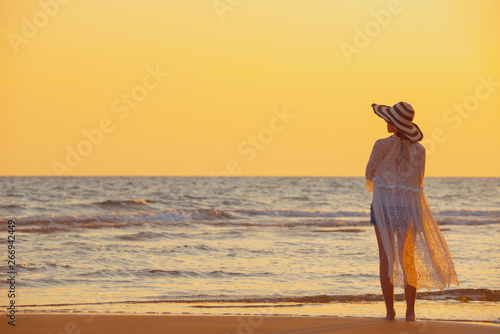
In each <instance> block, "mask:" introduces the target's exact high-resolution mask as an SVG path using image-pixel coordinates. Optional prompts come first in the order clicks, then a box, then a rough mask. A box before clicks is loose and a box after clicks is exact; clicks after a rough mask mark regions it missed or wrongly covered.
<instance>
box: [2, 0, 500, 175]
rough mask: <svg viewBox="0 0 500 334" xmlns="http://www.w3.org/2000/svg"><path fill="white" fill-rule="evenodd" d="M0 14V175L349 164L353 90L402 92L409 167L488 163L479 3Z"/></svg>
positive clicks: (488, 35)
mask: <svg viewBox="0 0 500 334" xmlns="http://www.w3.org/2000/svg"><path fill="white" fill-rule="evenodd" d="M231 3H232V4H233V5H231ZM0 29H1V34H2V37H3V38H2V40H1V43H0V52H1V54H2V62H1V65H0V66H1V67H0V101H1V114H0V115H1V116H0V117H1V118H0V126H1V131H0V136H1V140H0V156H1V157H2V158H3V159H2V163H1V164H0V175H200V176H206V175H241V176H243V175H285V176H288V175H299V176H301V175H307V176H362V175H364V169H365V167H366V163H367V161H368V158H369V154H370V151H371V148H372V146H373V143H374V141H375V140H376V139H378V138H382V137H385V136H387V135H388V134H387V133H386V131H385V128H386V127H385V123H384V121H383V120H382V119H380V118H378V117H377V116H375V115H374V114H373V112H372V110H371V108H370V105H371V103H374V102H375V103H380V104H388V105H392V104H394V103H396V102H398V101H406V102H409V103H410V104H412V105H413V107H414V109H415V111H416V117H415V123H417V124H418V125H419V127H420V128H421V129H422V131H423V132H424V136H425V139H424V141H423V144H424V145H425V146H426V148H427V169H426V175H428V176H497V177H498V176H500V131H499V130H498V125H499V124H500V112H499V111H500V110H499V109H500V61H498V60H499V59H500V43H498V33H499V32H500V2H499V1H496V0H490V1H488V0H481V1H467V0H444V1H431V0H418V1H410V0H400V1H396V0H390V1H375V0H365V1H332V0H307V1H304V0H272V1H271V0H251V1H245V0H241V1H239V2H238V1H228V0H216V1H214V0H203V1H170V0H165V1H153V0H129V1H124V0H104V1H103V0H84V1H82V0H72V1H70V0H64V1H63V0H40V1H31V0H30V1H28V0H23V1H9V2H8V3H7V2H6V3H3V4H2V5H1V10H0Z"/></svg>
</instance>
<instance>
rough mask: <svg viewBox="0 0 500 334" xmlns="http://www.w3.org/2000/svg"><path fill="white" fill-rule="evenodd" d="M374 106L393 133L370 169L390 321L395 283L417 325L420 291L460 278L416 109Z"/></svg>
mask: <svg viewBox="0 0 500 334" xmlns="http://www.w3.org/2000/svg"><path fill="white" fill-rule="evenodd" d="M372 108H373V110H374V112H375V114H376V115H377V116H379V117H381V118H383V119H384V120H385V121H386V122H387V131H388V132H389V133H394V134H393V135H392V136H390V137H387V138H384V139H380V140H377V141H376V142H375V145H374V146H373V150H372V153H371V156H370V160H369V162H368V166H367V167H366V185H367V188H368V192H373V201H372V205H371V210H370V211H371V221H370V222H371V223H372V224H374V225H375V234H376V236H377V243H378V248H379V258H380V284H381V286H382V292H383V294H384V300H385V306H386V308H387V315H386V317H385V319H386V320H395V319H396V312H395V310H394V285H398V286H401V287H402V288H404V290H405V298H406V320H407V321H415V299H416V295H417V289H420V288H422V287H426V288H427V289H429V290H431V289H432V288H433V287H437V288H439V289H440V290H443V289H444V288H445V287H446V286H448V287H449V286H450V283H452V284H454V285H458V279H457V274H456V272H455V267H454V265H453V260H452V257H451V254H450V251H449V250H448V246H447V244H446V241H445V240H444V237H443V235H442V233H441V231H440V230H439V227H438V226H437V224H436V222H435V220H434V218H433V217H432V214H431V210H430V208H429V204H428V203H427V199H426V197H425V194H424V189H423V181H424V169H425V148H424V147H423V146H422V145H421V144H419V143H418V142H419V141H420V140H422V138H423V134H422V132H421V131H420V129H419V128H418V126H417V125H416V124H415V123H412V121H413V117H414V115H415V112H414V111H413V108H412V107H411V105H409V104H408V103H406V102H399V103H396V104H395V105H394V106H392V107H389V106H385V105H377V104H372Z"/></svg>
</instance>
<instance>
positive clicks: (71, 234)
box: [0, 177, 500, 322]
mask: <svg viewBox="0 0 500 334" xmlns="http://www.w3.org/2000/svg"><path fill="white" fill-rule="evenodd" d="M424 185H425V193H426V196H427V199H428V201H429V204H430V207H431V209H432V210H433V214H434V217H435V219H436V221H437V222H438V224H439V226H440V228H441V230H442V232H443V235H444V237H445V239H446V240H447V242H448V246H449V248H450V251H451V254H452V256H453V259H454V263H455V268H456V271H457V275H458V279H459V282H460V286H458V287H455V286H452V287H450V288H447V289H445V290H443V291H439V290H437V289H433V290H431V291H427V290H419V293H418V297H417V306H416V311H417V317H419V318H421V319H443V320H465V321H486V322H500V290H499V288H500V275H499V274H500V247H499V243H498V235H499V231H500V178H431V177H428V178H426V179H425V183H424ZM371 196H372V195H371V194H369V193H367V191H366V186H365V180H364V178H361V177H231V178H225V177H0V208H1V210H0V215H1V219H2V226H4V227H3V228H2V230H1V231H0V236H1V237H0V240H1V246H0V247H1V252H0V254H1V256H2V257H3V260H2V263H3V265H2V268H3V270H2V276H3V277H6V278H7V279H2V284H1V285H0V288H2V290H3V291H1V293H0V304H1V305H8V303H9V302H10V300H11V299H13V298H9V297H8V294H7V291H8V290H9V286H10V284H11V282H9V281H8V278H9V276H8V275H11V274H7V272H15V298H14V299H15V304H16V306H17V312H20V313H21V314H22V313H83V314H85V313H89V314H96V313H111V314H114V313H119V314H123V313H126V314H247V315H260V314H286V315H303V316H311V315H315V316H317V315H323V316H354V317H357V316H359V317H366V316H368V317H383V316H385V307H384V303H383V298H382V294H381V290H380V283H379V276H378V250H377V244H376V238H375V233H374V230H373V227H372V225H370V223H369V208H370V203H371ZM9 220H13V221H14V222H15V228H14V232H13V233H12V232H11V233H10V234H9V232H8V223H7V222H8V221H9ZM9 235H15V243H14V245H15V254H14V256H15V267H14V268H10V269H9V268H8V267H7V263H8V262H7V261H8V256H9V254H8V245H9V243H8V236H9ZM10 244H11V245H12V244H13V243H10ZM11 249H12V247H11ZM395 293H396V299H397V301H398V302H397V303H396V304H397V305H396V311H397V312H398V313H399V315H403V316H404V295H403V290H402V289H399V288H396V289H395ZM2 309H3V310H5V308H2ZM3 312H5V311H3Z"/></svg>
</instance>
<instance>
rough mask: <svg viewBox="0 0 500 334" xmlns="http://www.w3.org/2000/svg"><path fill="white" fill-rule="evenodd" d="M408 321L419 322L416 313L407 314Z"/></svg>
mask: <svg viewBox="0 0 500 334" xmlns="http://www.w3.org/2000/svg"><path fill="white" fill-rule="evenodd" d="M406 321H417V318H415V313H406Z"/></svg>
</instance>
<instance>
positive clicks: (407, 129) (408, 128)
mask: <svg viewBox="0 0 500 334" xmlns="http://www.w3.org/2000/svg"><path fill="white" fill-rule="evenodd" d="M372 107H373V111H374V112H375V114H377V116H380V117H382V118H383V119H384V120H385V121H386V122H388V123H390V124H392V125H393V126H394V127H395V128H396V129H397V130H398V131H399V132H400V133H402V134H404V135H405V136H406V137H408V139H410V140H411V141H412V142H417V141H421V140H422V138H424V135H423V133H422V131H420V129H419V128H418V126H417V124H415V123H413V122H412V121H413V118H414V117H415V111H414V110H413V108H412V106H411V105H410V104H409V103H406V102H398V103H396V104H395V105H393V106H392V107H389V106H384V105H381V104H375V103H374V104H372Z"/></svg>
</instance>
